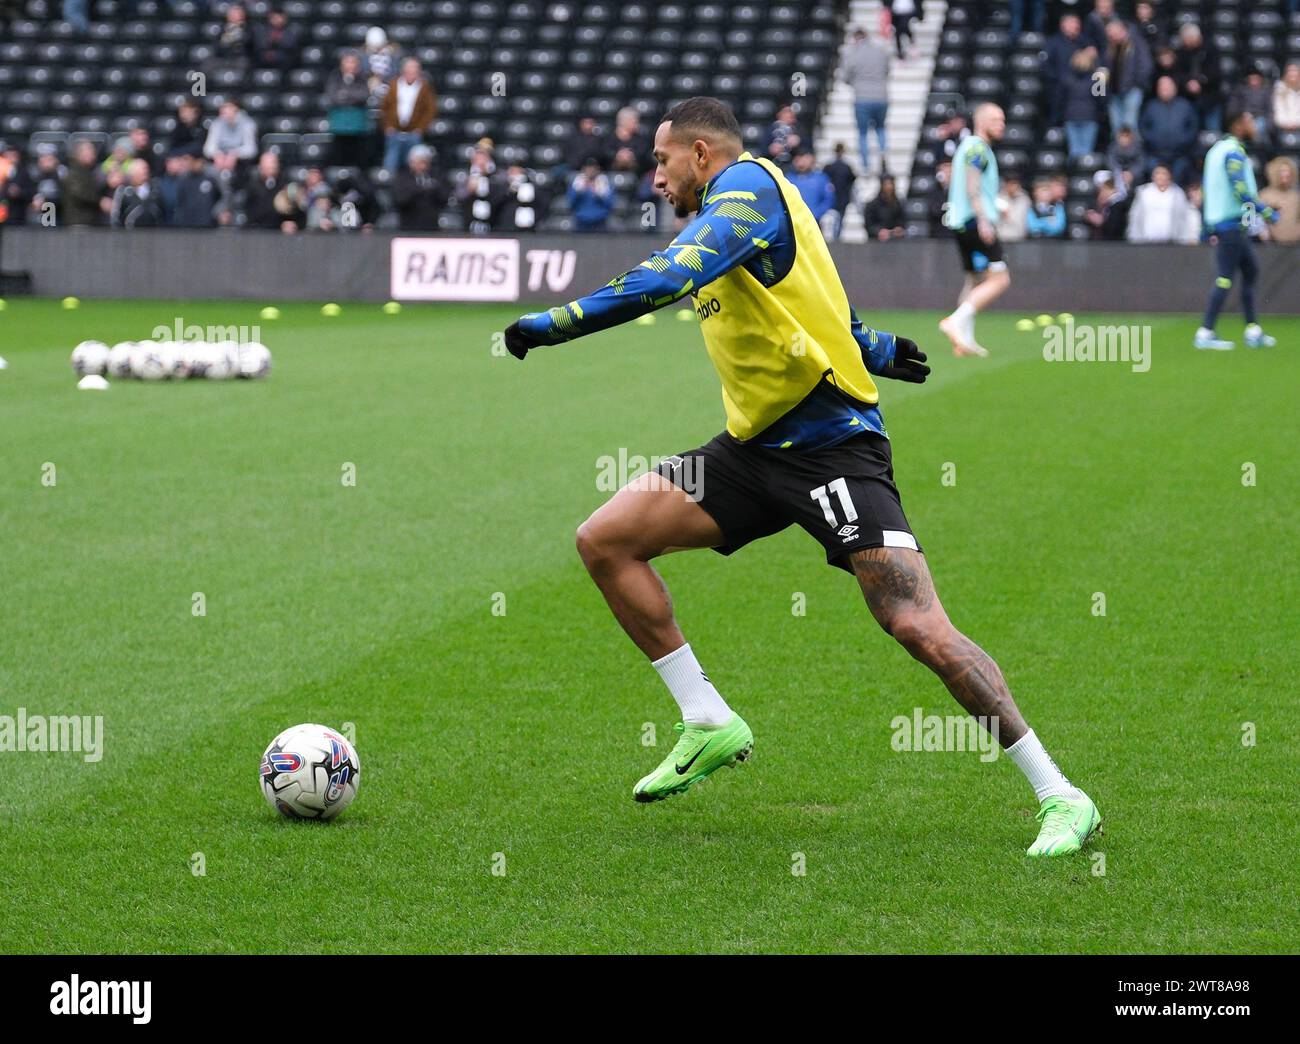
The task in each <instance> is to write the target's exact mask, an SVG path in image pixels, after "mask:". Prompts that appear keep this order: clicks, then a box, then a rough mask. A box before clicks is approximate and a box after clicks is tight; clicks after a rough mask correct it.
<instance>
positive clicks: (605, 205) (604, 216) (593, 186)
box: [568, 156, 614, 232]
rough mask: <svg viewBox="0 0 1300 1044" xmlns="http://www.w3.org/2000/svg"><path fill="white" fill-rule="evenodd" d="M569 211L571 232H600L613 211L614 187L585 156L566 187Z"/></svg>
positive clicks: (597, 166)
mask: <svg viewBox="0 0 1300 1044" xmlns="http://www.w3.org/2000/svg"><path fill="white" fill-rule="evenodd" d="M568 197H569V210H570V211H572V213H573V230H574V231H575V232H600V231H603V230H604V228H605V223H606V222H607V221H608V220H609V215H610V213H611V212H612V211H613V209H614V186H613V185H611V184H610V183H609V178H607V177H606V176H605V175H604V174H603V173H602V172H601V169H600V161H599V160H597V159H596V158H595V157H594V156H589V157H587V159H586V160H585V161H584V162H583V164H582V169H581V170H580V171H579V172H578V174H577V176H576V177H575V178H574V179H573V181H572V182H570V183H569V193H568Z"/></svg>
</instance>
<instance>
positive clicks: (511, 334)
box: [506, 322, 542, 359]
mask: <svg viewBox="0 0 1300 1044" xmlns="http://www.w3.org/2000/svg"><path fill="white" fill-rule="evenodd" d="M541 346H542V342H541V341H539V340H537V339H536V338H534V337H533V335H532V334H530V333H528V332H527V331H526V330H524V329H523V328H522V327H521V326H520V325H519V323H518V322H513V323H511V324H510V325H509V326H507V327H506V351H508V352H509V353H510V354H511V355H513V356H514V357H515V358H516V359H522V358H523V357H524V356H525V355H527V354H528V352H529V350H530V349H533V348H540V347H541Z"/></svg>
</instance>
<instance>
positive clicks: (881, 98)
mask: <svg viewBox="0 0 1300 1044" xmlns="http://www.w3.org/2000/svg"><path fill="white" fill-rule="evenodd" d="M841 75H842V76H843V77H844V82H845V83H847V84H848V85H849V86H850V87H852V88H853V117H854V119H855V120H856V121H857V124H858V154H859V155H860V156H861V157H862V173H864V174H868V173H870V172H871V132H872V131H873V130H874V131H875V134H876V145H877V146H878V147H879V148H880V169H881V172H882V173H883V172H884V169H885V148H886V145H885V117H886V115H887V114H888V112H889V87H888V83H889V51H887V50H886V49H885V48H884V47H881V46H880V45H878V44H876V43H873V42H872V41H871V39H870V37H868V35H867V31H866V30H865V29H861V28H858V29H854V30H853V46H852V47H850V48H849V50H848V53H847V54H846V55H845V56H844V68H843V70H842V73H841ZM782 111H783V112H784V111H785V110H782ZM789 111H790V115H791V117H792V118H793V116H794V110H793V109H790V110H789ZM778 119H779V118H778ZM773 129H774V130H775V129H776V128H773ZM768 141H769V142H771V141H772V138H771V136H770V135H769V138H768ZM768 157H769V158H770V159H773V160H776V162H778V163H779V162H780V160H777V159H776V157H775V156H774V155H773V154H772V151H771V148H770V147H769V149H768Z"/></svg>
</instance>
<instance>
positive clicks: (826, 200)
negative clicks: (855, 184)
mask: <svg viewBox="0 0 1300 1044" xmlns="http://www.w3.org/2000/svg"><path fill="white" fill-rule="evenodd" d="M788 176H789V179H790V184H792V185H793V186H794V187H795V188H796V189H798V190H799V195H801V196H802V197H803V201H804V202H805V203H807V204H808V209H809V210H811V211H812V216H813V218H814V220H816V221H817V223H818V224H821V220H822V218H823V217H825V216H826V215H827V214H829V213H830V210H831V207H833V206H834V205H835V186H834V185H832V184H831V179H830V178H828V177H827V176H826V172H825V171H822V170H818V169H817V162H816V157H814V156H813V154H812V151H811V150H810V149H800V150H799V151H798V152H796V153H795V154H794V170H793V171H792V172H791V173H790V174H789V175H788Z"/></svg>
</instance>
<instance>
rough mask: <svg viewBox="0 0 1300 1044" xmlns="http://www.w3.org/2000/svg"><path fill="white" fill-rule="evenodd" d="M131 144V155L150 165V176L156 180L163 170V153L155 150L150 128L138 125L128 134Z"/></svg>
mask: <svg viewBox="0 0 1300 1044" xmlns="http://www.w3.org/2000/svg"><path fill="white" fill-rule="evenodd" d="M127 140H129V141H130V142H131V154H132V155H133V156H134V157H135V158H136V159H142V160H144V161H145V162H146V163H147V164H149V176H150V177H154V178H156V177H157V176H158V174H159V173H160V172H161V170H162V153H161V152H159V151H157V150H155V149H154V146H153V142H152V141H151V140H150V139H149V128H147V127H143V126H141V125H140V124H138V123H137V124H136V125H135V126H134V127H132V128H131V129H130V130H129V131H128V132H127Z"/></svg>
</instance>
